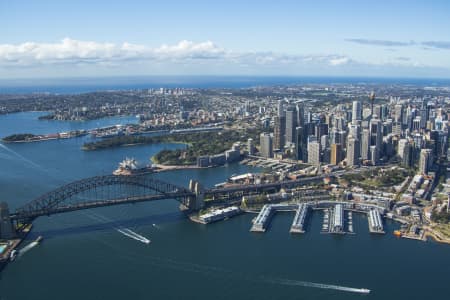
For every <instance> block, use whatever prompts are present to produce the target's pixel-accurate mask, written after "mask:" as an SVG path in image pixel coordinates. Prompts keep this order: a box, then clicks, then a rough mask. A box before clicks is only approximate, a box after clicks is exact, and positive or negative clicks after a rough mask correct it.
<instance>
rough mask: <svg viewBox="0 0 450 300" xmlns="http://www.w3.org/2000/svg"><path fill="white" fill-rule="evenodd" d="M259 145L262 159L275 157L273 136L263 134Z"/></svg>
mask: <svg viewBox="0 0 450 300" xmlns="http://www.w3.org/2000/svg"><path fill="white" fill-rule="evenodd" d="M259 145H260V150H259V153H260V154H261V156H262V157H266V158H270V157H272V156H273V153H272V136H271V135H270V133H267V132H263V133H261V135H260V136H259Z"/></svg>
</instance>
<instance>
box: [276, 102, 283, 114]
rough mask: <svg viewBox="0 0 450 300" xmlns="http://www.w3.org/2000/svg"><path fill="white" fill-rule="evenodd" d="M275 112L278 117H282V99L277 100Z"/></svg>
mask: <svg viewBox="0 0 450 300" xmlns="http://www.w3.org/2000/svg"><path fill="white" fill-rule="evenodd" d="M277 113H278V116H279V117H284V105H283V101H282V100H279V101H278V107H277Z"/></svg>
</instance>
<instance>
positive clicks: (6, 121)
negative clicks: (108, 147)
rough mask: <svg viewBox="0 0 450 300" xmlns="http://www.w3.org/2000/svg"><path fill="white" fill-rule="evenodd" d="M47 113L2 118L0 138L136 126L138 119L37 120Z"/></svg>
mask: <svg viewBox="0 0 450 300" xmlns="http://www.w3.org/2000/svg"><path fill="white" fill-rule="evenodd" d="M47 114H48V113H47V112H23V113H14V114H8V115H4V116H2V117H1V118H2V122H3V126H0V138H2V137H5V136H8V135H11V134H15V133H33V134H49V133H56V132H66V131H71V130H82V129H86V130H87V129H93V128H98V127H105V126H112V125H117V124H137V123H138V121H139V119H138V118H136V117H134V116H124V117H111V118H104V119H100V120H89V121H58V120H38V117H39V116H43V115H47Z"/></svg>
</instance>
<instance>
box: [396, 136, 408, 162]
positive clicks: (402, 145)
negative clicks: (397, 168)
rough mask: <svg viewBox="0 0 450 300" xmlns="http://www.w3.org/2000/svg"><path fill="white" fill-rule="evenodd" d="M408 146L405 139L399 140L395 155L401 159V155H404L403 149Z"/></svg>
mask: <svg viewBox="0 0 450 300" xmlns="http://www.w3.org/2000/svg"><path fill="white" fill-rule="evenodd" d="M407 144H408V140H407V139H400V140H399V141H398V148H397V155H398V156H400V157H401V158H403V155H404V154H405V147H406V145H407Z"/></svg>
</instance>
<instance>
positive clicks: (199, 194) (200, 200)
mask: <svg viewBox="0 0 450 300" xmlns="http://www.w3.org/2000/svg"><path fill="white" fill-rule="evenodd" d="M189 190H190V191H191V192H193V193H194V194H195V196H194V197H189V201H188V208H189V210H194V211H196V210H200V209H202V208H203V207H204V205H205V201H204V193H203V187H202V186H201V184H200V182H198V181H195V180H192V179H191V181H190V182H189Z"/></svg>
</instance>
